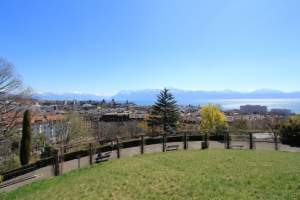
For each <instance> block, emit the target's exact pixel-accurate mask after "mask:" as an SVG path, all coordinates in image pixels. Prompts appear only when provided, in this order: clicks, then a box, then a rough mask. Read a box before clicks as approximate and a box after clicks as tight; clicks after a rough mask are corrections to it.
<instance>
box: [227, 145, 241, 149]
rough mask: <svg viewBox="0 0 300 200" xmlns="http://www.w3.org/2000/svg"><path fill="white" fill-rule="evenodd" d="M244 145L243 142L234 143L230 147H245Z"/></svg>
mask: <svg viewBox="0 0 300 200" xmlns="http://www.w3.org/2000/svg"><path fill="white" fill-rule="evenodd" d="M243 147H244V145H242V144H232V145H230V148H241V149H242V148H243Z"/></svg>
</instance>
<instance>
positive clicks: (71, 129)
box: [55, 111, 87, 153]
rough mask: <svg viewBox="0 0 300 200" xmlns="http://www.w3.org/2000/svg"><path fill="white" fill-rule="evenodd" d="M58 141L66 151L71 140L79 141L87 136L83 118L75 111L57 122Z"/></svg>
mask: <svg viewBox="0 0 300 200" xmlns="http://www.w3.org/2000/svg"><path fill="white" fill-rule="evenodd" d="M55 130H56V133H57V137H56V138H57V141H58V143H59V144H60V145H61V146H62V148H63V149H64V153H66V152H67V151H68V149H69V143H70V142H79V141H81V140H83V139H85V137H86V136H87V133H86V131H85V130H84V124H83V120H82V118H81V117H80V116H79V115H78V114H77V113H76V112H74V111H71V112H69V113H68V114H67V116H66V117H65V118H64V119H62V120H60V121H58V122H57V123H56V124H55Z"/></svg>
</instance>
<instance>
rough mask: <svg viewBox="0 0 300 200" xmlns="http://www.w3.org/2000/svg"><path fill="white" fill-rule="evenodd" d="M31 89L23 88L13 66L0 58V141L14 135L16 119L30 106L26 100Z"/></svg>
mask: <svg viewBox="0 0 300 200" xmlns="http://www.w3.org/2000/svg"><path fill="white" fill-rule="evenodd" d="M31 92H32V91H31V89H30V88H29V87H28V88H25V87H24V84H23V82H22V80H21V78H20V76H19V75H18V74H17V73H16V72H15V67H14V65H13V64H11V63H9V62H7V61H6V60H5V59H3V58H1V57H0V115H1V116H5V119H4V118H1V119H0V141H2V140H5V139H7V138H11V137H12V136H13V135H14V134H15V131H14V129H15V127H16V126H17V123H16V119H17V118H18V117H22V112H23V109H21V108H24V107H25V106H27V105H29V104H30V99H29V98H28V97H29V95H30V94H31Z"/></svg>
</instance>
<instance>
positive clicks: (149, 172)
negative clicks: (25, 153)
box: [0, 149, 300, 200]
mask: <svg viewBox="0 0 300 200" xmlns="http://www.w3.org/2000/svg"><path fill="white" fill-rule="evenodd" d="M0 199H1V200H3V199H51V200H53V199H300V154H299V153H294V152H282V151H259V150H238V149H235V150H224V149H222V150H218V149H209V150H182V151H170V152H165V153H152V154H144V155H140V156H134V157H126V158H122V159H118V160H112V161H108V162H104V163H100V164H94V165H92V166H89V167H85V168H81V169H78V170H75V171H72V172H69V173H66V174H63V175H60V176H58V177H55V178H51V179H48V180H43V181H39V182H35V183H33V184H30V185H26V186H24V187H20V188H18V189H17V190H14V191H11V192H7V193H6V192H3V193H1V194H0Z"/></svg>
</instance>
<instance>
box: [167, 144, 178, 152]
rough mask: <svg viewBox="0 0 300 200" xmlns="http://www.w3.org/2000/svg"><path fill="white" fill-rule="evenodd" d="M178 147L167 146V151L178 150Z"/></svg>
mask: <svg viewBox="0 0 300 200" xmlns="http://www.w3.org/2000/svg"><path fill="white" fill-rule="evenodd" d="M178 147H179V145H169V146H167V151H172V150H178Z"/></svg>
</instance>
